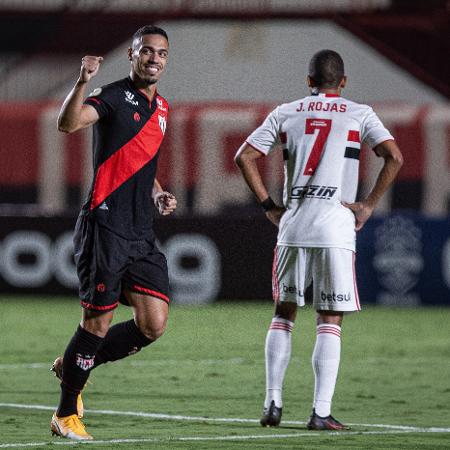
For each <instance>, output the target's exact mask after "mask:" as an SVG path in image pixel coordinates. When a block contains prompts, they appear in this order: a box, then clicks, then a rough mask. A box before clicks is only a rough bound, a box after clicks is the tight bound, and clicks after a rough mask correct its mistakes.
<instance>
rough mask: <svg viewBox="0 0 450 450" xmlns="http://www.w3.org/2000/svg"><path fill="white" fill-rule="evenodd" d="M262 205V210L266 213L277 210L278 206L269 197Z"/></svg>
mask: <svg viewBox="0 0 450 450" xmlns="http://www.w3.org/2000/svg"><path fill="white" fill-rule="evenodd" d="M260 205H261V208H262V209H263V210H264V211H265V212H267V211H270V210H271V209H274V208H276V206H277V205H276V204H275V202H274V201H273V200H272V199H271V198H270V197H267V198H266V199H265V200H264V201H262V202H261V203H260Z"/></svg>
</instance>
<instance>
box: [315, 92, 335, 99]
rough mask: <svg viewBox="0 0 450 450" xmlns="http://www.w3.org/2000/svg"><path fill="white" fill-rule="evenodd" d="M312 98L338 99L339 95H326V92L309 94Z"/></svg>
mask: <svg viewBox="0 0 450 450" xmlns="http://www.w3.org/2000/svg"><path fill="white" fill-rule="evenodd" d="M311 95H312V96H313V97H326V98H333V97H334V98H339V97H340V95H339V94H328V93H326V92H313V93H312V94H311Z"/></svg>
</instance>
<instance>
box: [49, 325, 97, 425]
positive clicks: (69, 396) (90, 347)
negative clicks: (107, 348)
mask: <svg viewBox="0 0 450 450" xmlns="http://www.w3.org/2000/svg"><path fill="white" fill-rule="evenodd" d="M102 342H103V338H101V337H99V336H96V335H95V334H92V333H89V332H88V331H86V330H84V329H83V328H81V326H78V329H77V331H76V333H75V334H74V335H73V337H72V339H71V341H70V342H69V345H68V346H67V348H66V351H65V352H64V358H63V368H62V373H63V379H62V382H61V398H60V402H59V407H58V410H57V411H56V415H57V416H58V417H66V416H70V415H72V414H76V413H77V396H78V394H79V393H80V392H81V390H82V389H83V388H84V385H85V384H86V381H87V379H88V378H89V373H90V371H91V370H92V368H93V367H94V361H95V355H96V353H97V350H98V348H99V347H100V345H101V343H102Z"/></svg>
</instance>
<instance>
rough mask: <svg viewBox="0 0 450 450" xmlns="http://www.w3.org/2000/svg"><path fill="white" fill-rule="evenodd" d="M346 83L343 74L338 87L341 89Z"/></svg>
mask: <svg viewBox="0 0 450 450" xmlns="http://www.w3.org/2000/svg"><path fill="white" fill-rule="evenodd" d="M346 85H347V77H346V76H345V75H344V76H343V77H342V80H341V82H340V83H339V87H340V88H342V89H343V88H345V86H346Z"/></svg>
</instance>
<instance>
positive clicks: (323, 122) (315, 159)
mask: <svg viewBox="0 0 450 450" xmlns="http://www.w3.org/2000/svg"><path fill="white" fill-rule="evenodd" d="M315 130H319V133H318V134H317V136H316V140H315V141H314V145H313V148H312V150H311V154H310V155H309V158H308V161H307V162H306V167H305V171H304V172H303V175H308V176H311V175H314V172H315V171H316V169H317V166H318V164H319V161H320V155H321V154H322V151H323V148H324V147H325V143H326V142H327V138H328V135H329V134H330V130H331V119H306V126H305V134H314V131H315Z"/></svg>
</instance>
